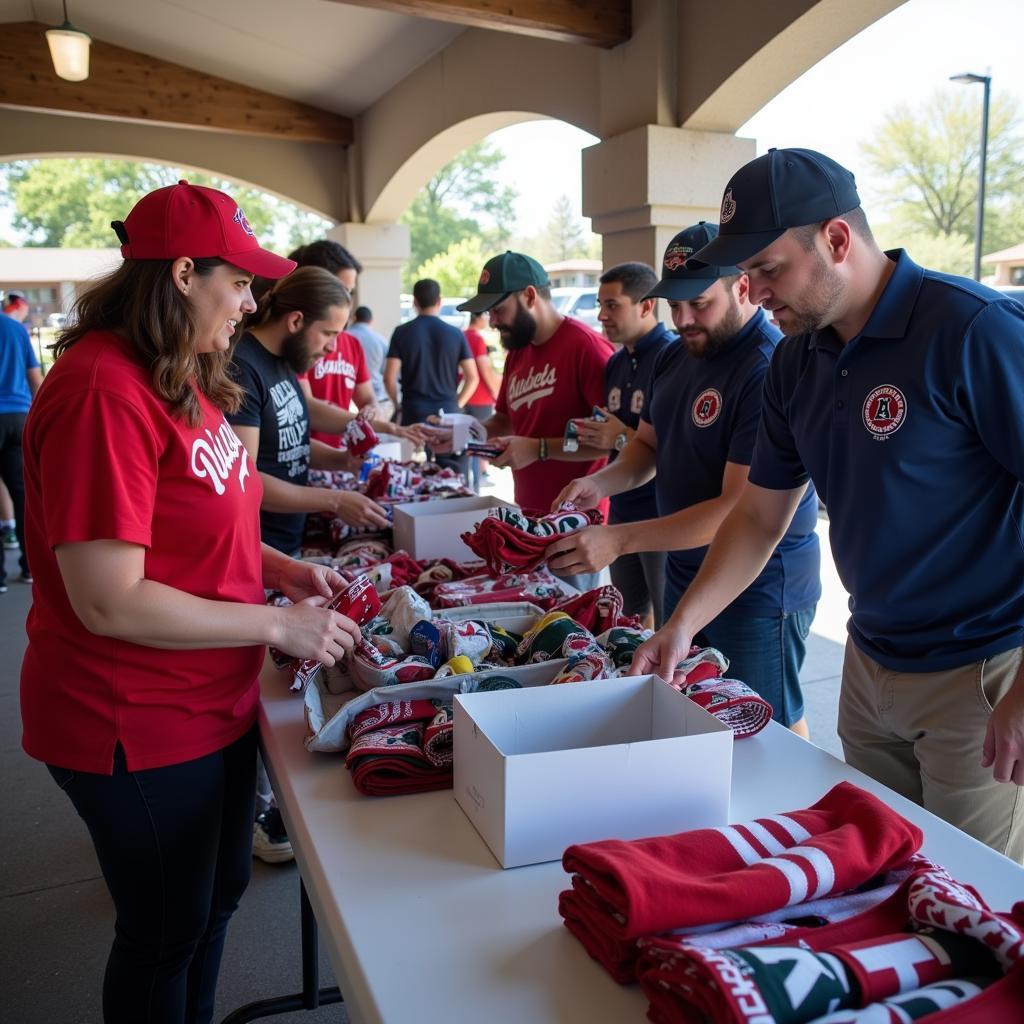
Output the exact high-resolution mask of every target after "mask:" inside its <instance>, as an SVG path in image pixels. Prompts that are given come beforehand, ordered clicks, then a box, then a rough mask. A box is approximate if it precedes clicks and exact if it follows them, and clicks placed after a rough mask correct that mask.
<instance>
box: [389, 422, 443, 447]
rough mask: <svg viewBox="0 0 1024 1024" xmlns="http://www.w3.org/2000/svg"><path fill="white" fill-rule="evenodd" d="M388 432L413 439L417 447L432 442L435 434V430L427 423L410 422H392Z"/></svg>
mask: <svg viewBox="0 0 1024 1024" xmlns="http://www.w3.org/2000/svg"><path fill="white" fill-rule="evenodd" d="M388 433H389V434H394V435H395V436H396V437H403V438H405V440H406V441H411V442H412V443H413V444H414V445H416V447H417V448H419V447H421V446H422V445H425V444H431V443H432V441H431V439H432V438H433V437H434V436H435V431H433V430H431V429H430V427H429V426H428V425H427V424H426V423H410V424H409V425H408V426H403V425H402V424H399V423H391V424H389V425H388Z"/></svg>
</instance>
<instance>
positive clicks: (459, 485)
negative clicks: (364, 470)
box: [365, 462, 474, 504]
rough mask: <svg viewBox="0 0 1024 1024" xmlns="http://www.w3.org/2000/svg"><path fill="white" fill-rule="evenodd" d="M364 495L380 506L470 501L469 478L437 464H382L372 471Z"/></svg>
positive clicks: (471, 492)
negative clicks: (467, 482) (465, 499)
mask: <svg viewBox="0 0 1024 1024" xmlns="http://www.w3.org/2000/svg"><path fill="white" fill-rule="evenodd" d="M365 492H366V496H367V497H368V498H373V499H374V501H379V502H380V503H381V504H386V503H389V502H390V503H396V502H409V501H426V500H428V499H430V498H454V497H468V496H471V495H472V494H473V493H474V492H473V491H472V490H471V489H470V488H469V487H467V486H466V478H465V477H464V476H463V475H462V474H461V473H456V472H455V471H454V470H452V469H449V468H448V467H447V466H438V465H437V464H436V463H432V462H426V463H416V462H382V463H380V464H379V465H377V466H374V467H373V469H371V470H370V473H369V476H368V477H367V480H366V485H365Z"/></svg>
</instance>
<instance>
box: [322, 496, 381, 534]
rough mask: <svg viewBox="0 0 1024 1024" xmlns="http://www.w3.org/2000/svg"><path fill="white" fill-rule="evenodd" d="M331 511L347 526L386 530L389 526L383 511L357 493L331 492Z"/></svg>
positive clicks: (369, 499) (370, 500)
mask: <svg viewBox="0 0 1024 1024" xmlns="http://www.w3.org/2000/svg"><path fill="white" fill-rule="evenodd" d="M330 505H331V511H332V512H333V513H334V514H335V515H336V516H337V517H338V518H339V519H344V520H345V522H346V523H348V524H349V526H374V527H377V528H379V529H381V530H386V529H387V528H388V527H389V526H390V525H391V523H390V521H389V520H388V517H387V515H386V514H385V512H384V509H383V508H381V506H380V505H378V504H377V502H375V501H373V500H372V499H371V498H368V497H367V496H366V495H365V494H360V493H359V492H358V491H332V492H331V502H330Z"/></svg>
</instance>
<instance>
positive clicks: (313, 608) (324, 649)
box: [274, 597, 361, 666]
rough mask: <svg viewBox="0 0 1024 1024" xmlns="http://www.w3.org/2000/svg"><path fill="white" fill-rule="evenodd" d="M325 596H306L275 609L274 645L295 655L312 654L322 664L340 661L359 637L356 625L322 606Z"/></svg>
mask: <svg viewBox="0 0 1024 1024" xmlns="http://www.w3.org/2000/svg"><path fill="white" fill-rule="evenodd" d="M326 600H327V598H326V597H310V598H307V599H306V600H305V601H300V602H299V603H298V604H293V605H289V606H288V607H287V608H279V609H277V611H278V613H279V617H278V623H277V626H278V628H277V633H278V636H277V637H276V638H275V640H274V646H275V647H276V648H277V649H278V650H280V651H284V653H285V654H290V655H292V657H295V658H313V659H315V660H317V661H319V662H322V663H323V664H324V665H327V666H330V665H333V664H334V663H335V662H336V661H340V660H341V659H342V658H343V657H344V656H345V655H346V654H347V653H348V652H349V651H351V650H352V648H353V647H354V646H355V644H356V642H357V641H358V640H359V638H360V636H361V633H360V632H359V627H358V626H357V625H356V624H355V623H354V622H353V621H352V620H351V619H350V618H349V617H348V616H347V615H342V614H341V612H335V611H331V610H330V609H328V608H324V607H323V605H324V603H325V602H326Z"/></svg>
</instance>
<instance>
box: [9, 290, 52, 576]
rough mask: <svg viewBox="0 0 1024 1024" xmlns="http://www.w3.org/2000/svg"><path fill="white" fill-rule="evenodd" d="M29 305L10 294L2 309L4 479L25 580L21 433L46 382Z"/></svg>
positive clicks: (27, 572) (28, 573)
mask: <svg viewBox="0 0 1024 1024" xmlns="http://www.w3.org/2000/svg"><path fill="white" fill-rule="evenodd" d="M28 311H29V306H28V302H26V301H25V299H23V298H22V297H21V296H8V297H7V299H6V300H5V301H4V305H3V312H2V313H0V480H3V482H4V484H5V485H6V487H7V490H8V491H9V492H10V495H11V501H12V503H13V505H14V531H15V535H16V536H17V538H18V546H19V547H20V548H21V555H20V559H19V564H20V565H21V576H20V577H19V579H20V580H21V581H22V582H23V583H31V582H32V573H31V572H30V571H29V567H28V558H27V557H26V555H25V483H24V479H23V477H22V468H21V467H22V460H21V435H22V433H23V431H24V429H25V417H26V416H27V415H28V410H29V407H30V406H31V404H32V398H33V396H34V395H35V393H36V392H37V391H38V390H39V385H40V384H42V382H43V376H42V372H41V370H40V369H39V360H38V359H37V358H36V354H35V352H34V351H33V350H32V339H31V338H30V337H29V334H28V331H27V330H26V329H25V324H24V320H25V317H27V316H28ZM6 592H7V571H6V570H5V569H4V566H3V558H2V553H0V594H5V593H6Z"/></svg>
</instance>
